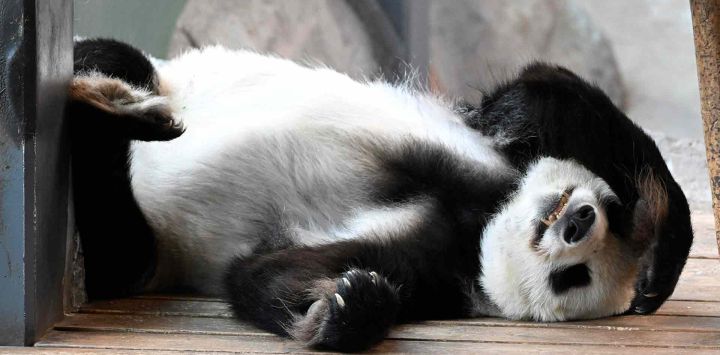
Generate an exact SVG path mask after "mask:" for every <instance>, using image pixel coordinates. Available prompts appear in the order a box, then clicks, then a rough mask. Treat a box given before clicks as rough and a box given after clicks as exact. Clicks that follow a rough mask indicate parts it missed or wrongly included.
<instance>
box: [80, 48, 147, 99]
mask: <svg viewBox="0 0 720 355" xmlns="http://www.w3.org/2000/svg"><path fill="white" fill-rule="evenodd" d="M73 71H74V72H75V73H76V74H77V73H82V72H93V71H96V72H100V73H102V74H104V75H107V76H109V77H112V78H117V79H121V80H123V81H125V82H127V83H128V84H130V85H132V86H135V87H138V88H144V89H148V90H151V91H155V89H156V78H155V69H154V68H153V66H152V63H150V61H148V60H147V58H146V57H145V56H144V55H143V54H142V53H141V52H140V51H138V50H137V49H135V48H133V47H132V46H129V45H127V44H125V43H122V42H118V41H115V40H112V39H104V38H103V39H88V40H83V41H80V42H76V44H75V48H74V66H73Z"/></svg>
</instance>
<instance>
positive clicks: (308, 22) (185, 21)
mask: <svg viewBox="0 0 720 355" xmlns="http://www.w3.org/2000/svg"><path fill="white" fill-rule="evenodd" d="M212 44H222V45H224V46H226V47H229V48H248V49H254V50H257V51H260V52H268V53H274V54H277V55H279V56H281V57H285V58H290V59H294V60H298V61H306V62H310V63H313V62H320V63H323V64H326V65H328V66H330V67H332V68H334V69H336V70H338V71H341V72H345V73H348V74H350V75H352V76H354V77H360V76H372V75H373V74H375V73H376V72H377V70H378V69H377V68H378V65H377V64H376V62H375V60H374V58H373V53H372V46H371V42H370V38H368V36H367V34H366V32H365V30H364V28H363V24H362V23H361V22H360V21H359V20H358V18H357V17H356V16H355V13H354V12H353V11H352V10H351V9H350V8H349V7H348V6H347V4H346V3H345V2H344V1H334V0H303V1H283V0H270V1H261V0H243V1H236V0H214V1H207V0H189V1H188V2H187V5H186V6H185V9H184V10H183V12H182V14H181V15H180V18H179V19H178V21H177V25H176V29H175V33H174V34H173V36H172V39H171V42H170V48H169V50H168V52H169V53H168V54H169V57H174V56H176V55H177V54H180V53H182V52H183V51H185V50H187V49H189V48H193V47H201V46H206V45H212Z"/></svg>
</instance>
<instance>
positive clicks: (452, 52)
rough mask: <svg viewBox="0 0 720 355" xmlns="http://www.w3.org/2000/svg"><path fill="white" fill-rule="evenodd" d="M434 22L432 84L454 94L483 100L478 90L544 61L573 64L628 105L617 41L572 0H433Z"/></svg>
mask: <svg viewBox="0 0 720 355" xmlns="http://www.w3.org/2000/svg"><path fill="white" fill-rule="evenodd" d="M430 26H431V30H430V33H431V38H430V64H431V79H432V83H433V85H434V86H435V87H437V89H438V90H440V91H445V92H447V93H448V94H449V95H450V96H461V97H465V98H467V99H470V100H473V99H478V98H479V92H478V90H477V89H478V88H480V89H487V88H490V87H492V86H493V85H495V84H496V83H497V82H498V81H502V80H505V79H507V78H508V77H509V76H511V75H512V74H513V73H516V72H517V71H518V70H519V68H521V67H522V66H523V65H525V64H527V63H528V62H529V61H532V60H542V61H547V62H552V63H557V64H560V65H563V66H566V67H568V68H569V69H571V70H573V71H575V72H577V73H578V74H580V75H581V76H582V77H584V78H585V79H587V80H589V81H591V82H595V83H596V84H597V85H598V86H599V87H600V88H602V89H603V90H605V92H607V94H608V96H610V98H611V99H612V100H613V102H615V103H616V104H619V105H621V106H622V104H623V97H624V90H623V85H622V81H621V77H620V73H619V70H618V66H617V63H616V61H615V56H614V54H613V51H612V47H611V45H610V43H609V41H608V40H607V39H606V37H605V36H604V35H603V33H601V32H600V30H599V29H598V28H597V27H596V26H595V25H594V24H593V22H592V20H591V18H590V16H589V15H588V14H587V13H585V12H584V11H583V10H582V9H580V8H579V7H578V6H576V5H574V3H573V2H572V1H566V0H525V1H519V2H518V1H503V0H483V1H477V0H447V1H431V4H430Z"/></svg>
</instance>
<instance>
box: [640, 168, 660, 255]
mask: <svg viewBox="0 0 720 355" xmlns="http://www.w3.org/2000/svg"><path fill="white" fill-rule="evenodd" d="M635 181H636V187H637V189H638V193H639V197H640V198H639V199H638V201H637V202H636V203H635V208H634V211H633V232H632V244H633V251H634V252H635V253H636V254H638V255H642V254H643V253H644V252H645V251H647V250H648V249H649V248H650V246H651V245H652V244H654V243H655V242H656V241H657V240H658V238H659V233H660V231H661V229H662V227H663V224H664V223H665V221H666V219H667V216H668V193H667V189H666V187H665V184H664V183H663V182H662V180H660V179H659V178H658V177H657V176H656V175H655V174H654V173H653V171H652V170H651V169H644V170H643V171H642V172H641V173H640V174H639V175H638V176H637V178H636V180H635Z"/></svg>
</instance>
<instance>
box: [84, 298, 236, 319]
mask: <svg viewBox="0 0 720 355" xmlns="http://www.w3.org/2000/svg"><path fill="white" fill-rule="evenodd" d="M80 312H81V313H114V314H148V315H161V316H192V317H220V318H231V317H232V312H231V311H230V308H229V306H228V305H227V304H226V303H224V302H210V301H177V300H174V299H143V298H124V299H118V300H108V301H97V302H92V303H88V304H86V305H83V306H82V307H80Z"/></svg>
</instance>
